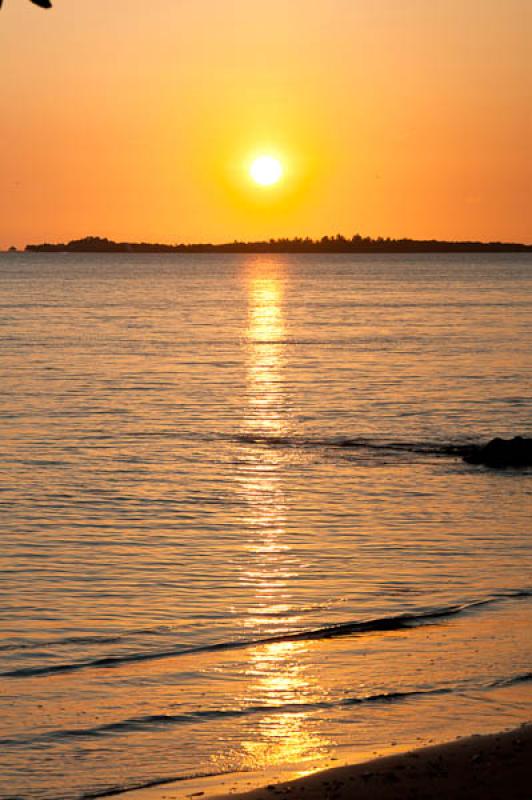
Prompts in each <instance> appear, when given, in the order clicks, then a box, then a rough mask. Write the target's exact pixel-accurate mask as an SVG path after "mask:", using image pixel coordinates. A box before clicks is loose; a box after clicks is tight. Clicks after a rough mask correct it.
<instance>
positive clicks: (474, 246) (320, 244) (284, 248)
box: [26, 234, 532, 253]
mask: <svg viewBox="0 0 532 800" xmlns="http://www.w3.org/2000/svg"><path fill="white" fill-rule="evenodd" d="M26 251H27V252H30V253H465V252H470V253H522V252H532V244H519V243H513V242H444V241H438V240H437V239H389V238H387V239H384V238H382V237H380V236H379V237H378V238H377V239H372V238H371V237H370V236H360V235H359V234H356V235H355V236H353V237H351V238H350V239H348V238H346V237H345V236H341V235H340V234H338V235H337V236H323V237H322V238H321V239H310V238H304V239H303V238H299V237H298V238H295V239H269V240H267V241H262V242H238V241H234V242H227V243H225V244H201V243H199V244H156V243H150V242H113V241H111V240H110V239H105V238H102V237H101V236H86V237H85V238H84V239H74V240H72V241H71V242H68V243H66V244H47V243H43V244H28V245H26Z"/></svg>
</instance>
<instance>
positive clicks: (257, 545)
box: [241, 259, 329, 768]
mask: <svg viewBox="0 0 532 800" xmlns="http://www.w3.org/2000/svg"><path fill="white" fill-rule="evenodd" d="M245 280H246V286H247V295H248V325H247V331H246V344H247V349H248V360H247V398H246V399H247V404H246V408H245V409H244V417H245V429H246V431H247V432H249V433H252V434H256V435H257V436H260V435H262V436H267V435H269V436H279V435H282V434H283V433H285V432H286V420H287V416H288V414H289V412H288V409H287V407H286V406H287V403H286V393H285V389H284V366H285V354H284V351H285V347H286V345H285V341H286V330H285V320H284V315H283V288H284V280H285V275H284V269H283V265H282V264H280V262H279V261H278V260H277V261H275V262H270V261H269V260H266V261H265V260H263V259H260V260H256V261H253V262H250V263H249V264H248V266H247V271H246V275H245ZM282 458H283V456H282V454H281V452H280V451H276V450H275V449H270V450H268V451H266V450H265V449H264V448H260V449H259V448H257V449H253V450H251V449H250V457H249V461H248V462H247V463H246V465H245V469H243V470H242V473H241V488H242V492H243V493H244V497H245V500H246V504H247V506H248V514H249V516H248V519H247V527H248V530H250V531H251V533H252V536H253V538H252V539H251V540H249V541H247V542H246V544H245V547H246V549H247V551H248V556H249V558H248V559H247V565H248V566H247V568H246V570H245V572H244V573H243V574H242V577H241V580H242V581H243V582H244V583H245V584H246V589H247V591H248V593H249V596H250V598H253V601H252V602H253V605H252V606H251V607H250V609H249V615H248V618H247V625H248V626H249V628H250V629H251V630H250V636H253V637H254V638H256V637H257V638H258V637H259V636H261V635H263V634H264V632H267V634H268V635H271V634H272V633H273V634H275V633H282V632H283V631H285V630H286V625H287V621H288V619H290V621H292V622H293V620H294V612H293V606H292V605H291V603H290V597H288V596H287V589H288V586H287V584H288V581H289V580H290V578H291V577H293V574H294V572H295V571H296V569H298V568H299V567H300V565H297V564H295V562H294V553H293V552H292V550H291V547H290V545H289V544H288V543H287V541H288V537H287V536H286V498H285V492H284V486H283V475H282V472H281V466H282ZM250 563H251V564H252V565H253V566H250ZM308 646H309V645H308V643H307V642H302V641H297V642H293V641H292V642H276V643H271V644H266V645H262V646H259V647H256V648H251V649H250V650H249V661H248V666H247V670H246V677H247V678H248V679H249V683H248V688H247V691H248V696H247V697H246V703H249V704H250V705H261V706H262V705H264V706H271V707H272V713H271V714H267V715H265V716H263V717H262V718H261V720H260V722H259V725H258V729H257V732H256V735H254V737H253V738H248V740H247V741H243V742H242V749H243V751H244V752H245V754H246V758H247V761H248V765H249V767H251V768H261V767H272V766H276V765H282V764H289V763H294V764H295V763H297V762H299V761H302V760H304V759H305V758H309V757H311V756H316V755H317V754H318V753H323V751H324V750H325V749H326V748H327V745H328V744H329V743H328V742H327V741H326V740H325V739H324V738H323V737H322V736H321V735H320V734H319V733H318V732H317V731H316V730H315V729H314V726H313V725H312V724H311V722H310V720H309V719H308V713H306V712H305V711H302V712H301V713H298V712H297V711H295V712H293V713H290V714H287V713H279V712H277V713H276V711H275V708H276V707H278V706H281V705H282V706H286V705H298V704H301V703H302V702H303V701H304V702H305V703H309V702H312V701H314V700H318V699H320V698H321V694H320V692H319V687H318V686H317V684H316V679H315V676H312V675H311V674H310V671H309V668H308V664H307V663H306V662H307V659H306V656H307V655H308Z"/></svg>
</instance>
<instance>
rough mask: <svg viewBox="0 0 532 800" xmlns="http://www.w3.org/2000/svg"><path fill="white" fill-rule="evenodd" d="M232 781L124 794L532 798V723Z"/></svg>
mask: <svg viewBox="0 0 532 800" xmlns="http://www.w3.org/2000/svg"><path fill="white" fill-rule="evenodd" d="M232 778H233V776H229V775H219V776H213V777H212V778H210V779H208V781H205V779H204V780H203V781H202V782H201V785H200V782H199V781H198V782H197V783H196V782H195V781H190V782H189V781H187V782H186V786H185V785H184V783H183V782H177V783H175V782H172V783H165V784H160V785H158V786H152V787H149V788H145V789H137V790H128V791H126V792H124V793H121V794H120V795H119V796H120V797H123V798H128V800H178V798H179V800H180V799H181V798H202V799H203V800H207V798H209V799H212V800H274V798H278V797H285V798H293V800H295V798H301V800H399V798H400V800H425V798H430V800H530V797H531V790H532V723H523V724H522V725H521V726H520V727H518V728H514V729H512V730H509V731H508V730H506V731H503V732H501V733H492V734H475V735H472V736H467V737H464V738H459V739H457V740H454V741H451V742H446V743H443V744H435V745H429V746H426V747H422V748H417V749H411V750H406V751H402V752H400V753H395V754H393V755H384V756H379V757H377V758H373V759H370V760H367V761H363V762H357V763H354V764H351V765H347V766H335V767H332V768H327V769H322V770H319V771H312V772H311V773H310V774H307V775H303V777H297V778H295V779H291V780H288V781H282V782H278V783H269V784H268V785H266V786H264V784H263V785H262V786H261V787H260V788H257V787H256V785H255V787H254V788H253V789H251V790H246V791H243V788H244V787H243V785H242V784H243V782H244V780H245V779H246V778H247V779H248V780H249V775H247V776H246V775H245V774H242V775H240V778H237V776H236V775H235V776H234V779H233V780H232ZM224 783H225V784H227V783H231V784H232V785H230V786H229V787H228V786H227V785H226V786H224V785H223V784H224ZM248 785H249V784H248Z"/></svg>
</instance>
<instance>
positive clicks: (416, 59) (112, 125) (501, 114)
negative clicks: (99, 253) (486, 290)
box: [0, 0, 532, 247]
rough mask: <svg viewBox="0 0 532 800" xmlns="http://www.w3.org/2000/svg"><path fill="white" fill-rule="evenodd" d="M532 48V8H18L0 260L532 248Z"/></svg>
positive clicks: (219, 2) (4, 139)
mask: <svg viewBox="0 0 532 800" xmlns="http://www.w3.org/2000/svg"><path fill="white" fill-rule="evenodd" d="M531 41H532V4H531V3H530V2H529V0H149V2H147V1H146V0H55V2H54V8H53V10H51V11H43V10H41V9H38V8H36V7H35V6H33V5H31V4H30V3H29V2H28V1H27V0H5V2H4V5H3V8H2V11H0V69H1V75H2V80H1V84H0V86H1V90H0V91H1V104H0V115H1V122H0V247H7V246H9V245H13V244H15V245H17V246H21V245H23V244H25V243H27V242H40V241H44V240H46V241H64V240H68V239H71V238H77V237H81V236H85V235H87V234H98V235H103V236H109V237H110V238H113V239H120V240H124V239H126V240H148V241H168V242H173V241H208V240H210V241H226V240H233V239H235V238H238V239H259V238H269V237H271V236H276V237H277V236H293V235H310V236H314V237H317V236H321V235H323V234H334V233H336V232H341V233H344V234H346V235H351V234H352V233H355V232H360V233H362V234H365V235H373V236H377V235H384V236H411V237H415V238H423V237H436V238H446V239H447V238H449V239H463V238H468V239H484V240H490V239H504V240H514V241H528V242H531V241H532V202H531V192H532V189H531V188H530V187H531V186H532V180H531V179H532V145H531V143H532V113H531V110H530V109H531V102H530V101H531V99H532V66H531V56H530V42H531ZM263 152H271V153H273V154H277V155H278V156H279V157H280V158H281V160H282V161H283V164H284V168H285V179H284V180H283V181H282V182H281V184H279V185H278V186H276V187H271V188H269V189H267V190H265V189H260V188H258V187H256V186H254V185H252V183H251V181H250V180H249V177H248V174H247V169H248V165H249V161H250V159H251V158H252V157H253V155H255V154H260V153H263Z"/></svg>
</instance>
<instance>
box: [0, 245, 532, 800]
mask: <svg viewBox="0 0 532 800" xmlns="http://www.w3.org/2000/svg"><path fill="white" fill-rule="evenodd" d="M0 306H1V314H0V332H1V333H0V335H1V351H0V370H1V384H0V427H1V445H0V447H1V451H0V513H1V527H0V536H1V544H2V546H1V551H0V567H1V572H0V589H1V600H0V604H1V615H0V631H1V639H0V797H2V798H3V800H5V798H17V799H18V800H20V799H22V798H23V799H24V800H79V799H80V798H82V797H85V798H88V797H97V796H100V795H104V794H105V793H107V792H111V791H117V790H121V789H126V788H130V787H142V786H146V785H149V784H151V783H156V782H158V781H166V780H171V779H175V780H180V781H182V784H183V786H184V787H185V790H186V787H187V786H188V780H189V779H192V778H197V777H198V776H208V775H221V774H223V773H229V774H230V773H232V772H236V771H244V772H246V771H250V772H252V771H257V770H258V771H260V770H264V769H271V768H275V767H279V768H290V765H294V770H300V771H304V770H307V771H308V770H311V769H314V768H317V767H319V766H321V765H324V764H326V763H330V761H331V759H335V758H342V757H344V755H345V754H346V753H348V752H349V753H357V752H358V753H362V752H384V751H389V750H390V748H393V747H395V746H397V747H401V746H407V745H409V744H412V743H426V742H429V741H442V740H444V739H451V738H453V737H455V736H457V735H463V734H464V733H475V732H476V733H483V732H488V731H497V730H501V729H503V728H505V727H511V726H514V725H518V724H519V723H521V722H524V721H526V720H530V718H531V709H532V692H531V685H532V684H531V677H532V672H531V663H532V637H531V630H532V627H531V622H532V548H531V539H530V532H531V524H530V519H531V517H532V515H531V502H530V477H531V473H532V471H531V470H529V469H528V470H527V469H521V470H517V469H504V470H503V469H499V470H495V469H488V468H485V467H482V466H473V465H469V464H466V463H465V462H464V461H463V460H462V459H461V458H460V457H459V456H458V455H456V454H453V448H455V447H459V446H462V445H467V444H472V443H473V444H475V443H481V442H484V441H487V440H489V439H490V438H492V437H494V436H503V437H508V436H514V435H517V434H521V435H530V432H531V431H530V389H531V380H530V379H531V375H530V344H531V333H530V332H531V330H532V324H531V323H532V315H531V308H532V256H530V255H527V254H521V255H511V254H508V255H502V254H483V255H475V254H467V255H456V254H455V255H439V254H438V255H415V256H405V255H386V256H369V257H368V256H356V255H332V256H325V255H318V254H316V255H305V256H297V255H290V256H281V255H275V256H269V255H260V256H259V255H257V256H253V255H164V256H161V255H152V256H150V255H147V256H141V255H136V256H128V255H125V254H124V255H106V254H99V255H89V254H87V255H70V254H68V255H67V254H48V255H46V254H31V255H28V254H17V253H13V254H3V255H1V256H0Z"/></svg>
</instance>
